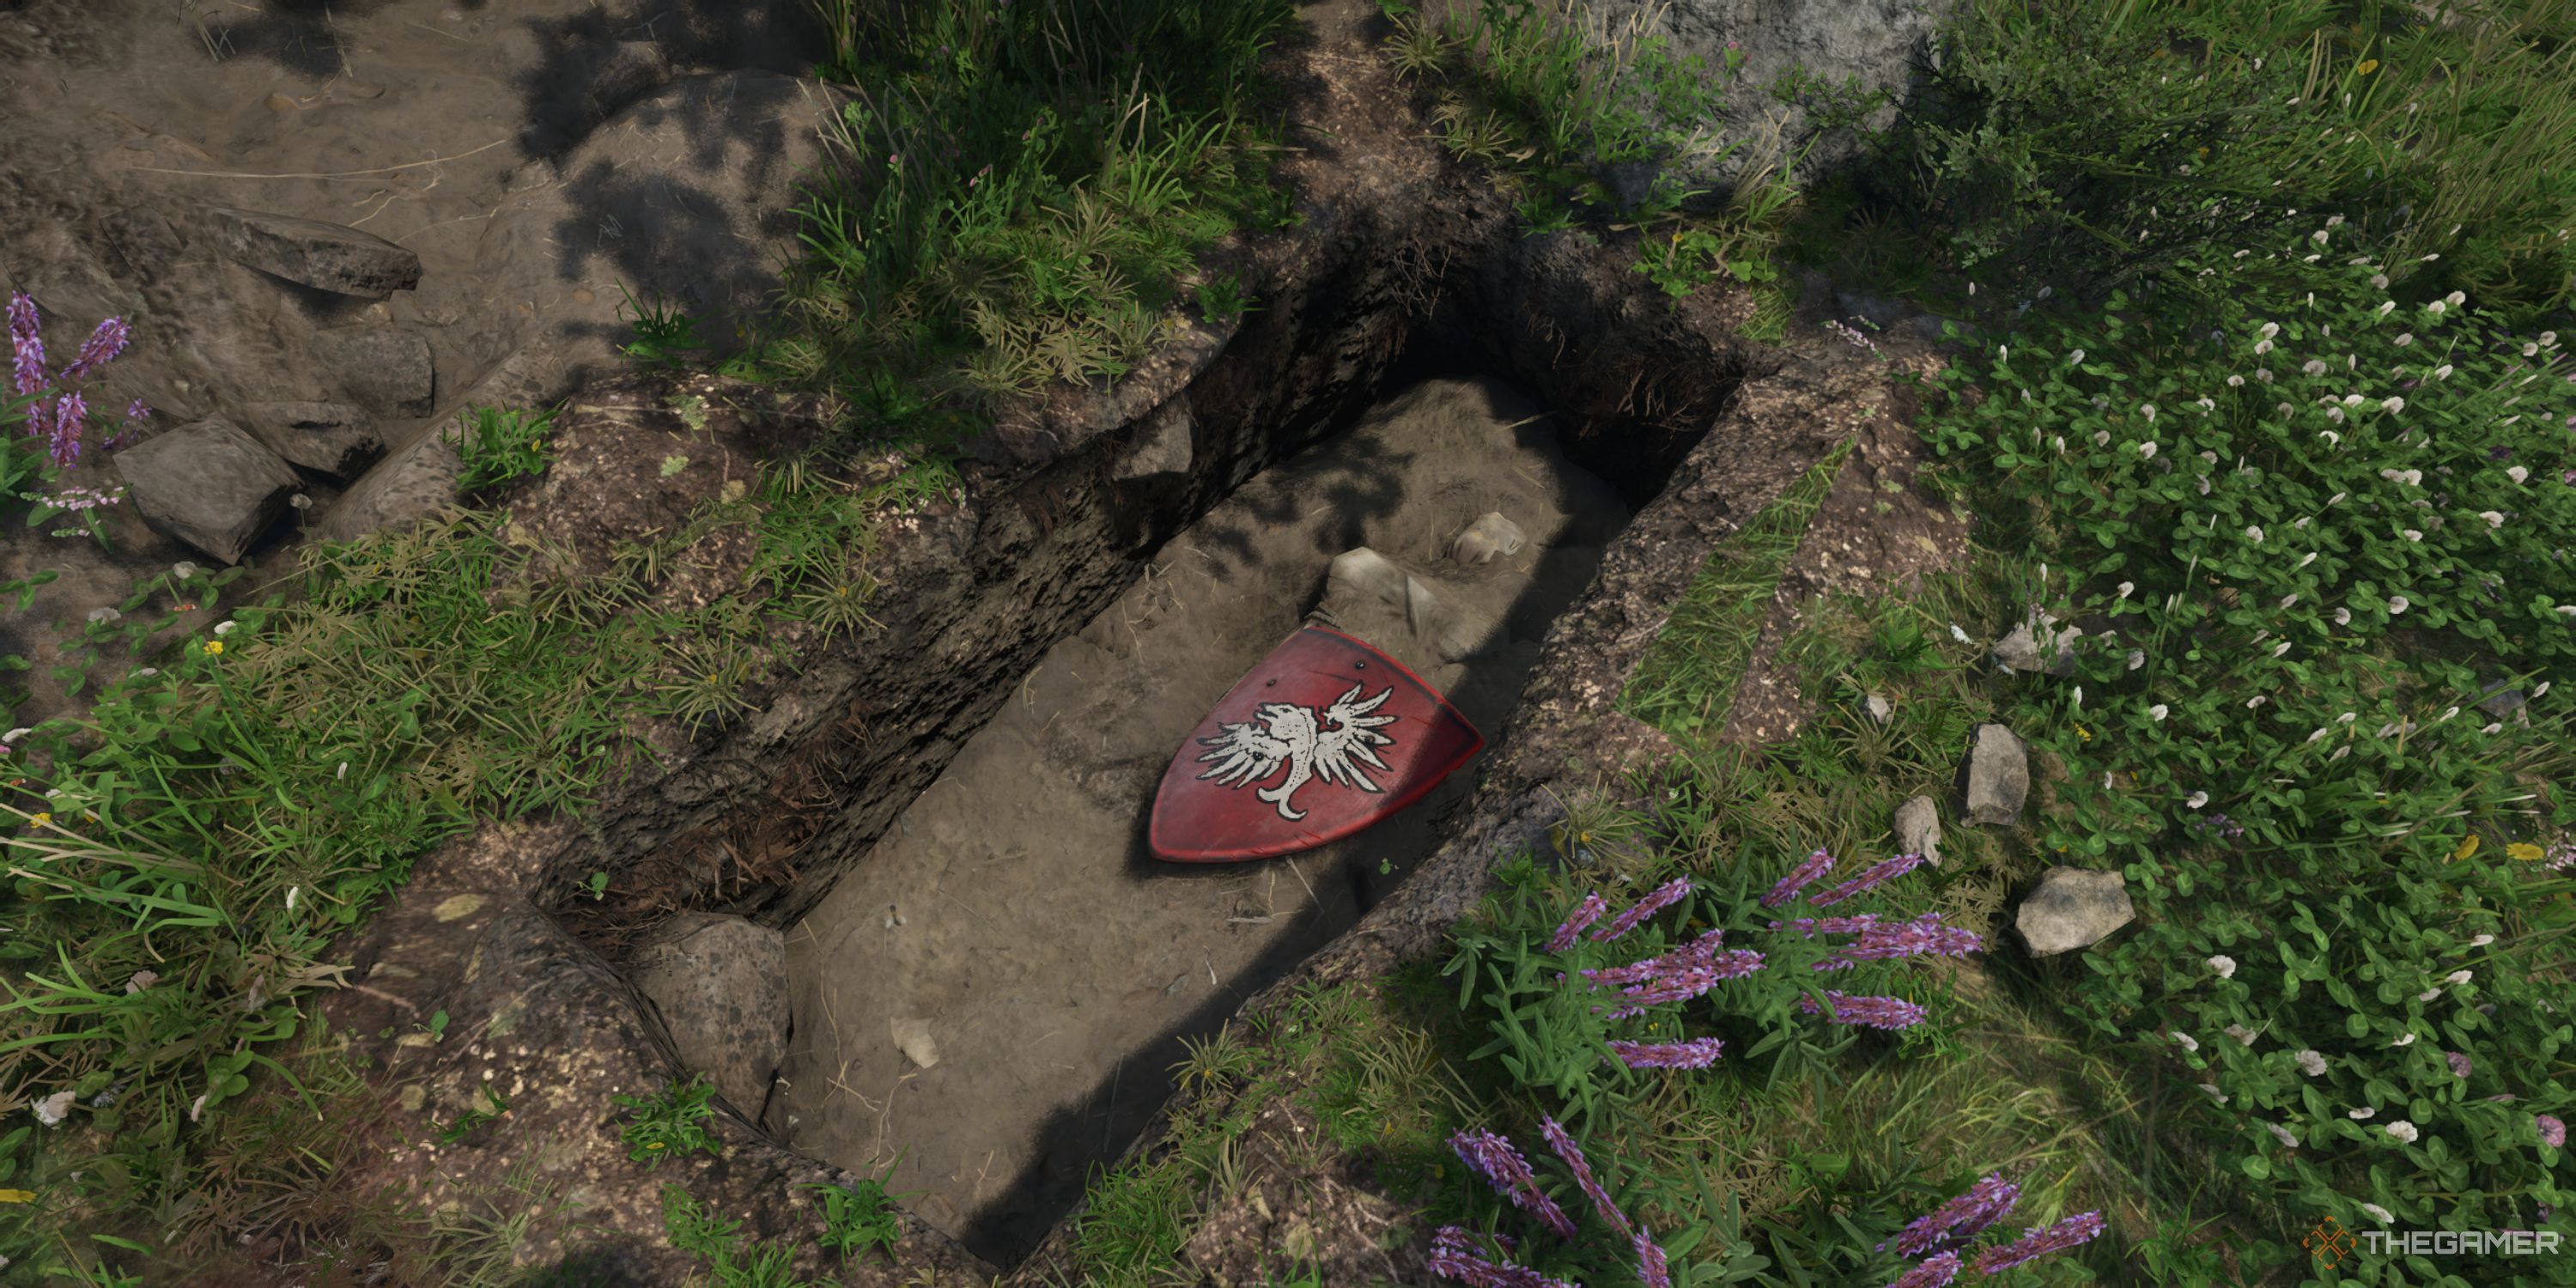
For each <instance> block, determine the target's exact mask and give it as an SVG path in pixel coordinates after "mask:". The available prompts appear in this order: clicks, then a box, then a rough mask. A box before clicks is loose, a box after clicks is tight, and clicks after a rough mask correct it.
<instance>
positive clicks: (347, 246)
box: [206, 206, 420, 300]
mask: <svg viewBox="0 0 2576 1288" xmlns="http://www.w3.org/2000/svg"><path fill="white" fill-rule="evenodd" d="M206 213H207V215H208V216H209V217H211V219H212V220H213V223H214V235H215V245H216V247H217V249H219V250H221V251H222V252H223V254H224V256H225V258H227V259H231V260H234V261H236V262H238V263H242V264H247V265H249V266H250V267H252V268H256V269H258V270H260V271H261V272H264V273H270V274H274V275H276V276H278V277H283V278H285V279H286V280H288V281H290V282H297V283H300V284H302V285H305V286H310V287H314V288H316V289H319V290H325V291H336V292H338V293H340V294H342V295H363V296H365V297H367V298H369V299H376V300H381V299H383V298H385V297H386V296H388V295H391V294H393V293H394V292H396V291H408V290H410V289H411V288H413V287H415V286H418V285H419V284H420V256H418V255H416V254H413V253H412V252H411V251H409V250H406V249H404V248H403V247H401V246H397V245H395V244H394V243H392V242H389V241H386V240H385V239H384V238H382V237H378V236H376V235H375V234H374V233H371V232H368V231H366V230H364V229H361V228H351V227H349V226H348V225H347V224H335V223H329V222H326V221H324V220H320V219H300V218H297V217H296V216H294V215H277V214H269V213H267V212H265V211H258V210H235V209H231V208H228V207H220V206H219V207H215V208H213V209H210V210H208V211H207V212H206Z"/></svg>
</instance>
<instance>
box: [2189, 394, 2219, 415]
mask: <svg viewBox="0 0 2576 1288" xmlns="http://www.w3.org/2000/svg"><path fill="white" fill-rule="evenodd" d="M2192 401H2193V402H2194V403H2197V404H2199V406H2200V414H2201V415H2203V416H2206V415H2208V414H2210V413H2211V412H2214V411H2216V410H2218V404H2217V403H2216V402H2215V401H2213V400H2211V399H2207V398H2194V399H2192Z"/></svg>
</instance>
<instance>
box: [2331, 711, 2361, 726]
mask: <svg viewBox="0 0 2576 1288" xmlns="http://www.w3.org/2000/svg"><path fill="white" fill-rule="evenodd" d="M2359 718H2361V713H2360V712H2358V711H2347V712H2344V713H2343V714H2342V715H2339V716H2336V717H2335V723H2336V724H2351V723H2352V722H2353V721H2355V720H2357V719H2359Z"/></svg>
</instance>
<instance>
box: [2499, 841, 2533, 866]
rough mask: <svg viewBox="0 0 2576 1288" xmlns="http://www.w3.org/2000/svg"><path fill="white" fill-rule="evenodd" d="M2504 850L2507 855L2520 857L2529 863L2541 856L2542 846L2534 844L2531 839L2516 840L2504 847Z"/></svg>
mask: <svg viewBox="0 0 2576 1288" xmlns="http://www.w3.org/2000/svg"><path fill="white" fill-rule="evenodd" d="M2504 852H2505V853H2506V854H2507V855H2509V856H2511V857H2513V858H2517V859H2520V860H2522V861H2523V862H2525V863H2529V862H2531V861H2532V860H2534V859H2537V858H2539V857H2540V855H2541V849H2540V847H2539V846H2537V845H2533V844H2532V843H2531V842H2529V841H2516V842H2514V843H2513V844H2511V845H2508V846H2506V847H2504Z"/></svg>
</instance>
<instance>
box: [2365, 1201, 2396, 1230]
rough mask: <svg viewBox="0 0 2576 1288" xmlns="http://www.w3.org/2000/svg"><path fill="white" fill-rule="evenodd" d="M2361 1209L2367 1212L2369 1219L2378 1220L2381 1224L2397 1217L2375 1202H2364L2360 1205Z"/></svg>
mask: <svg viewBox="0 0 2576 1288" xmlns="http://www.w3.org/2000/svg"><path fill="white" fill-rule="evenodd" d="M2361 1210H2362V1211H2364V1212H2367V1213H2369V1214H2370V1217H2371V1219H2372V1220H2374V1221H2377V1222H2379V1223H2380V1224H2381V1225H2386V1224H2388V1223H2389V1222H2391V1221H2394V1220H2396V1219H2397V1217H2396V1216H2395V1215H2394V1214H2392V1213H2390V1212H2389V1210H2388V1209H2386V1208H2384V1207H2381V1206H2379V1205H2378V1204H2376V1203H2364V1204H2362V1205H2361Z"/></svg>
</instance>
